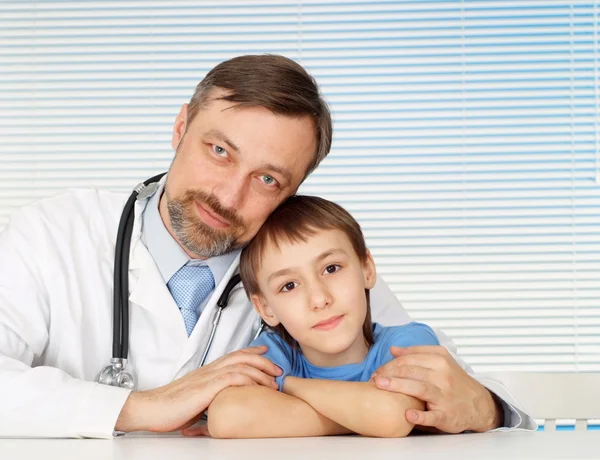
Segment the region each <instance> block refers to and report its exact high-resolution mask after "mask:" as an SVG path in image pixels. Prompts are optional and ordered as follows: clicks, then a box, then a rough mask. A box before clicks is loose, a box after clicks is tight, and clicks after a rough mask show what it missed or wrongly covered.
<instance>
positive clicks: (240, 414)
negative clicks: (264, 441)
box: [208, 385, 351, 438]
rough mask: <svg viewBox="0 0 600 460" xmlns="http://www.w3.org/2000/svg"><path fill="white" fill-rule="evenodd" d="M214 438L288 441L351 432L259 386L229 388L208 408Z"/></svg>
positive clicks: (309, 408) (295, 399)
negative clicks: (279, 439)
mask: <svg viewBox="0 0 600 460" xmlns="http://www.w3.org/2000/svg"><path fill="white" fill-rule="evenodd" d="M208 431H209V433H210V435H211V436H212V437H214V438H292V437H304V436H329V435H337V434H348V433H351V431H350V430H348V429H347V428H345V427H343V426H341V425H339V424H337V423H335V422H333V421H332V420H330V419H328V418H327V417H325V416H323V415H321V414H320V413H319V412H317V411H316V410H314V409H313V408H312V407H311V406H310V405H309V404H307V403H306V402H304V401H302V400H300V399H298V398H295V397H293V396H290V395H287V394H284V393H281V392H279V391H277V390H273V389H270V388H266V387H261V386H256V385H255V386H246V387H230V388H226V389H225V390H223V391H221V392H220V393H219V394H218V395H217V396H216V397H215V399H214V400H213V402H212V403H211V405H210V406H209V408H208Z"/></svg>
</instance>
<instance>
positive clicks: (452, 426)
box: [371, 346, 503, 433]
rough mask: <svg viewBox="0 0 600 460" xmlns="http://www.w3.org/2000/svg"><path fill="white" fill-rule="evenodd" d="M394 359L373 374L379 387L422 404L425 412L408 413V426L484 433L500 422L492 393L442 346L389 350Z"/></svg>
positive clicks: (497, 407) (499, 410)
mask: <svg viewBox="0 0 600 460" xmlns="http://www.w3.org/2000/svg"><path fill="white" fill-rule="evenodd" d="M391 353H392V356H394V357H395V359H394V360H392V361H390V362H389V363H387V364H385V365H384V366H382V367H380V368H379V369H377V371H375V373H374V374H373V376H372V377H371V379H373V380H375V383H376V385H377V387H378V388H380V389H383V390H388V391H393V392H396V393H404V394H406V395H409V396H413V397H415V398H418V399H420V400H422V401H424V402H425V403H426V405H427V410H426V411H418V410H413V409H410V410H407V411H406V419H407V420H408V421H409V422H410V423H414V424H415V425H420V426H424V427H434V428H437V429H439V430H440V431H443V432H446V433H461V432H463V431H466V430H471V431H477V432H484V431H488V430H491V429H494V428H497V427H499V426H500V425H501V423H502V417H503V414H502V409H501V407H500V406H499V405H497V404H496V402H495V400H494V398H493V397H492V394H491V393H490V392H489V391H488V390H487V389H486V388H485V387H484V386H483V385H481V384H480V383H479V382H478V381H477V380H475V379H474V378H472V377H471V376H470V375H469V374H467V373H466V372H465V371H464V370H463V369H462V368H461V367H460V366H459V365H458V363H457V362H456V361H455V360H454V358H453V357H452V356H451V355H450V353H449V352H448V350H446V349H445V348H444V347H441V346H416V347H408V348H399V347H391Z"/></svg>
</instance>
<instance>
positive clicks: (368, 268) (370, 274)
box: [363, 249, 377, 289]
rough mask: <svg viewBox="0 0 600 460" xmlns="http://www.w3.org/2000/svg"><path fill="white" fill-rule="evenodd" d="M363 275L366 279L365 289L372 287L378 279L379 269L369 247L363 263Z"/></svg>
mask: <svg viewBox="0 0 600 460" xmlns="http://www.w3.org/2000/svg"><path fill="white" fill-rule="evenodd" d="M363 276H364V279H365V289H372V288H373V286H375V282H376V281H377V270H376V269H375V261H374V260H373V256H372V255H371V251H369V250H368V249H367V258H366V259H365V261H364V263H363Z"/></svg>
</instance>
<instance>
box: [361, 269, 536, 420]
mask: <svg viewBox="0 0 600 460" xmlns="http://www.w3.org/2000/svg"><path fill="white" fill-rule="evenodd" d="M370 297H371V313H372V315H373V321H376V322H378V323H380V324H382V325H383V326H397V325H402V324H407V323H410V322H412V321H413V320H412V319H411V317H410V315H409V314H408V313H407V311H406V310H405V309H404V307H403V306H402V304H401V303H400V301H399V300H398V298H397V297H396V295H395V294H394V293H393V292H392V291H391V289H390V288H389V286H388V285H387V284H386V283H385V281H384V280H383V279H382V278H381V277H379V276H378V277H377V283H376V284H375V287H374V288H373V289H371V292H370ZM435 334H436V335H437V337H438V339H439V341H440V345H442V346H443V347H445V348H446V349H447V350H448V351H449V352H450V354H451V355H452V357H453V358H454V359H455V360H456V362H457V363H458V364H459V365H460V366H461V367H462V368H463V369H464V370H465V371H466V372H467V373H468V374H469V375H470V376H471V377H473V378H475V379H476V380H477V381H479V383H481V384H482V385H483V386H484V387H486V388H487V389H488V390H489V391H491V392H492V393H493V394H494V395H495V396H496V397H497V398H498V399H499V401H500V403H501V405H502V408H503V409H504V425H503V427H500V428H498V429H497V430H499V431H505V430H511V429H525V430H535V429H537V423H536V422H535V420H534V419H533V418H532V417H531V416H530V415H529V414H527V413H526V412H525V411H524V410H523V409H522V408H521V407H520V406H519V404H518V403H517V401H516V400H515V398H514V397H513V396H512V395H511V393H510V392H509V391H508V389H507V388H506V387H505V386H504V385H503V384H502V382H500V381H499V380H497V379H494V378H491V377H488V376H485V375H484V374H476V373H475V372H474V371H473V369H472V368H471V366H469V365H468V364H467V363H466V362H465V361H464V360H463V359H461V358H460V356H458V353H457V351H456V345H454V342H453V341H452V339H450V338H449V337H448V336H447V335H446V334H444V333H443V332H442V331H440V330H437V329H436V330H435Z"/></svg>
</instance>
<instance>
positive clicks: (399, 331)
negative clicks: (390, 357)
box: [373, 321, 440, 348]
mask: <svg viewBox="0 0 600 460" xmlns="http://www.w3.org/2000/svg"><path fill="white" fill-rule="evenodd" d="M374 326H375V328H374V331H373V332H374V339H375V343H376V344H381V345H382V346H385V347H386V348H387V347H390V346H396V347H411V346H415V345H439V344H440V341H439V339H438V337H437V335H436V334H435V332H434V331H433V329H431V327H429V326H428V325H427V324H424V323H418V322H416V321H413V322H412V323H407V324H403V325H401V326H382V325H380V324H378V323H375V325H374Z"/></svg>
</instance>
